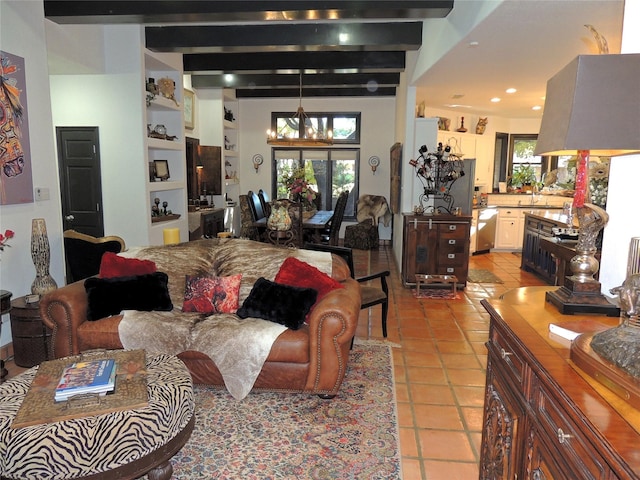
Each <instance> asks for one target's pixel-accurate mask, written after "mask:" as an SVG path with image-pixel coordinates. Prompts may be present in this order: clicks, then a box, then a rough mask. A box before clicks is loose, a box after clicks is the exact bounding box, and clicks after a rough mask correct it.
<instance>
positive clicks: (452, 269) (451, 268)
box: [447, 267, 455, 273]
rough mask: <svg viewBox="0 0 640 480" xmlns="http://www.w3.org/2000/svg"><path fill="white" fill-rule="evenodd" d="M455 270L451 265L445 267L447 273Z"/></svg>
mask: <svg viewBox="0 0 640 480" xmlns="http://www.w3.org/2000/svg"><path fill="white" fill-rule="evenodd" d="M454 271H455V269H454V268H453V267H448V268H447V273H453V272H454Z"/></svg>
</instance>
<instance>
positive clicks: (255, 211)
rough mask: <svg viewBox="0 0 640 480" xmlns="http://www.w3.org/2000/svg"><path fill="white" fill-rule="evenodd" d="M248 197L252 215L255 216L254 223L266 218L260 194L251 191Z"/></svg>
mask: <svg viewBox="0 0 640 480" xmlns="http://www.w3.org/2000/svg"><path fill="white" fill-rule="evenodd" d="M247 197H248V198H249V208H250V209H251V214H252V215H253V221H254V222H257V221H258V220H260V219H261V218H264V217H266V215H265V213H264V209H263V208H262V203H261V202H260V197H259V196H258V194H257V193H255V192H252V191H251V190H249V192H248V193H247Z"/></svg>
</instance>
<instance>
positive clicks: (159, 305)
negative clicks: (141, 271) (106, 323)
mask: <svg viewBox="0 0 640 480" xmlns="http://www.w3.org/2000/svg"><path fill="white" fill-rule="evenodd" d="M168 284H169V277H168V276H167V274H166V273H164V272H155V273H149V274H146V275H136V276H132V277H115V278H97V277H91V278H87V279H86V280H85V282H84V288H85V290H86V291H87V296H88V300H89V310H88V312H87V319H88V320H100V319H101V318H104V317H108V316H110V315H116V314H118V313H120V312H121V311H122V310H142V311H146V312H150V311H152V310H160V311H165V312H168V311H171V310H173V304H172V303H171V297H169V289H168Z"/></svg>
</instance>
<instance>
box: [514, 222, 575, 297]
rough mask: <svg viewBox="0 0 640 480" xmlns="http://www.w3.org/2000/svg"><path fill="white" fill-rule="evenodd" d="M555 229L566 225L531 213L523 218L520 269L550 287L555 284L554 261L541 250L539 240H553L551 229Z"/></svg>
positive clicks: (547, 252) (548, 252) (545, 251)
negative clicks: (535, 275) (538, 277)
mask: <svg viewBox="0 0 640 480" xmlns="http://www.w3.org/2000/svg"><path fill="white" fill-rule="evenodd" d="M555 227H566V225H565V224H563V223H560V222H558V221H554V220H551V219H548V218H544V217H540V216H538V215H535V214H533V213H526V214H525V216H524V235H523V241H522V263H521V265H520V267H521V268H522V269H523V270H526V271H528V272H535V273H537V274H538V275H540V276H541V277H542V278H543V279H544V280H545V281H546V282H547V283H549V284H550V285H554V284H555V282H556V259H555V258H554V256H553V255H552V253H551V252H550V251H549V250H546V249H544V248H542V246H541V244H540V239H542V238H554V235H553V231H552V229H553V228H555Z"/></svg>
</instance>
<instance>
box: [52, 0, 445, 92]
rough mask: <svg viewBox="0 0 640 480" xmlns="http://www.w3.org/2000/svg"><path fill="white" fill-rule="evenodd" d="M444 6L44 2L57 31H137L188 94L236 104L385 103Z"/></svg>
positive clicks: (427, 3)
mask: <svg viewBox="0 0 640 480" xmlns="http://www.w3.org/2000/svg"><path fill="white" fill-rule="evenodd" d="M452 9H453V0H437V1H436V0H431V1H348V0H339V1H296V0H291V1H242V0H237V1H222V2H221V1H164V0H155V1H88V2H80V1H64V0H63V1H54V0H44V11H45V16H46V18H48V19H49V20H51V21H54V22H56V23H60V24H100V25H106V24H130V23H135V24H142V25H145V38H146V46H147V48H148V49H150V50H152V51H156V52H179V53H182V54H184V71H185V73H187V74H191V75H192V77H191V82H192V85H193V87H194V88H207V87H212V88H219V87H223V88H234V89H235V90H236V96H237V97H238V98H249V97H254V98H258V97H298V96H299V94H300V90H299V82H300V77H299V74H300V72H302V73H303V80H302V83H303V95H304V96H305V97H339V96H394V95H395V94H396V87H397V86H398V84H399V82H400V72H402V71H403V70H404V68H405V55H406V52H407V51H409V50H417V49H419V48H420V46H421V44H422V26H423V23H422V20H423V19H425V18H444V17H446V16H447V15H448V13H449V12H450V11H451V10H452Z"/></svg>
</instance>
